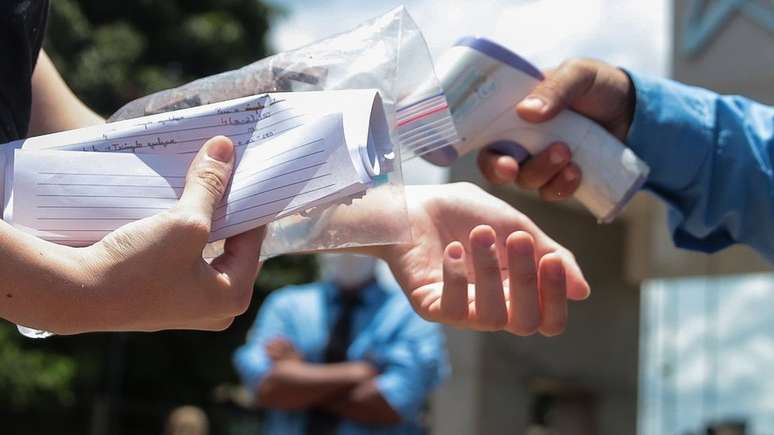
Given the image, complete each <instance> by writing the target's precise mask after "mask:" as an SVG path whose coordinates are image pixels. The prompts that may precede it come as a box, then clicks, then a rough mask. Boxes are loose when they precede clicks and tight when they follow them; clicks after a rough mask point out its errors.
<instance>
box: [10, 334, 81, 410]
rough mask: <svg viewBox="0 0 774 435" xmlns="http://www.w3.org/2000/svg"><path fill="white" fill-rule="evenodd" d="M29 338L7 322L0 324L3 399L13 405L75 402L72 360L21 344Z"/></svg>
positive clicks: (15, 406) (29, 405) (22, 406)
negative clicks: (25, 347)
mask: <svg viewBox="0 0 774 435" xmlns="http://www.w3.org/2000/svg"><path fill="white" fill-rule="evenodd" d="M22 340H26V339H24V338H22V337H21V335H19V334H18V333H17V332H16V329H15V328H14V327H13V326H12V325H10V324H8V323H2V324H0V400H1V401H2V402H3V403H6V404H9V405H10V406H11V407H13V408H17V409H18V408H27V407H32V406H40V405H42V404H45V403H51V402H54V404H59V405H62V404H67V403H69V402H71V401H72V399H73V394H72V391H71V383H72V380H73V378H74V376H75V364H74V362H73V360H72V359H70V358H68V357H65V356H62V355H58V354H53V353H49V352H45V351H41V350H30V349H24V348H23V347H22V343H21V342H22Z"/></svg>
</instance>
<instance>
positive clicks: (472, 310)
mask: <svg viewBox="0 0 774 435" xmlns="http://www.w3.org/2000/svg"><path fill="white" fill-rule="evenodd" d="M406 199H407V204H408V217H409V222H408V224H409V225H410V227H411V231H412V235H413V240H412V242H411V243H409V244H402V245H392V246H389V247H387V248H385V251H384V252H383V253H382V254H383V255H382V256H383V257H384V258H385V260H387V262H388V263H389V264H390V267H391V269H392V271H393V273H394V274H395V277H396V279H397V280H398V282H399V283H400V285H401V287H402V288H403V289H404V291H406V293H407V295H408V297H409V299H410V300H411V303H412V305H413V306H414V308H415V310H416V311H417V312H418V313H419V314H420V315H421V316H423V317H424V318H426V319H427V320H431V321H436V322H442V323H447V324H451V325H456V326H460V327H465V328H472V329H478V330H488V331H492V330H506V331H508V332H511V333H513V334H518V335H529V334H532V333H534V332H536V331H540V332H541V333H543V334H544V335H556V334H559V333H561V332H562V331H563V329H564V326H565V323H566V318H567V313H566V311H567V299H568V298H569V299H573V300H581V299H585V298H586V297H588V295H589V285H588V283H587V282H586V280H585V279H584V277H583V274H582V272H581V270H580V268H579V267H578V264H577V263H576V261H575V258H574V257H573V255H572V254H571V253H570V252H569V251H568V250H567V249H565V248H563V247H562V246H561V245H559V244H558V243H556V242H554V241H553V240H551V239H550V238H549V237H548V236H547V235H546V234H545V233H543V232H542V231H541V230H540V229H539V228H538V227H537V226H536V225H535V224H534V223H533V222H532V221H531V220H530V219H529V218H527V217H526V216H524V215H523V214H521V213H520V212H518V211H516V210H515V209H513V208H512V207H511V206H509V205H508V204H506V203H505V202H503V201H501V200H499V199H497V198H495V197H493V196H492V195H489V194H488V193H486V192H484V191H483V190H482V189H480V188H478V187H476V186H474V185H472V184H468V183H457V184H447V185H439V186H409V187H407V188H406Z"/></svg>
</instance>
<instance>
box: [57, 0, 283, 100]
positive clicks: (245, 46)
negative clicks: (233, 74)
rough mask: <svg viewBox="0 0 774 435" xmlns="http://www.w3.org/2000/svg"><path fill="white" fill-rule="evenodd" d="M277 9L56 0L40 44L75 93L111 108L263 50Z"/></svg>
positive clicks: (249, 0)
mask: <svg viewBox="0 0 774 435" xmlns="http://www.w3.org/2000/svg"><path fill="white" fill-rule="evenodd" d="M275 14H276V12H275V10H274V9H273V8H270V7H268V6H266V5H264V4H263V3H262V2H261V1H258V0H134V1H126V2H112V1H104V0H56V1H52V2H51V15H50V18H49V29H48V38H47V40H46V44H45V48H46V50H47V51H48V53H49V55H51V57H52V58H53V60H54V63H55V64H56V65H57V67H58V68H59V71H60V72H61V73H62V76H63V77H64V78H65V81H67V82H68V84H70V86H71V87H72V88H73V90H74V91H75V93H76V94H77V95H78V96H79V97H81V98H82V99H83V100H84V101H86V103H87V104H88V105H89V106H91V107H92V108H93V109H95V110H96V111H98V112H100V113H102V114H104V115H108V114H110V113H112V112H113V111H114V110H116V109H118V107H120V106H121V105H123V104H124V103H126V102H128V101H130V100H133V99H135V98H138V97H141V96H143V95H147V94H149V93H152V92H155V91H159V90H161V89H167V88H170V87H173V86H177V85H180V84H182V83H185V82H188V81H191V80H193V79H196V78H199V77H203V76H206V75H211V74H215V73H218V72H221V71H225V70H229V69H233V68H237V67H239V66H242V65H245V64H247V63H250V62H252V61H254V60H257V59H260V58H262V57H264V56H265V55H266V54H267V48H266V45H265V42H264V39H265V38H264V36H265V34H266V30H267V29H268V25H269V22H270V20H271V19H272V17H274V15H275Z"/></svg>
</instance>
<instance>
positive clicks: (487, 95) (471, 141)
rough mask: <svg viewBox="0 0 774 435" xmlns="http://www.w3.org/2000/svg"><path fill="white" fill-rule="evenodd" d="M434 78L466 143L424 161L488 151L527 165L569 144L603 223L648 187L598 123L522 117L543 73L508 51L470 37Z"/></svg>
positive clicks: (583, 193) (637, 164) (570, 117)
mask: <svg viewBox="0 0 774 435" xmlns="http://www.w3.org/2000/svg"><path fill="white" fill-rule="evenodd" d="M436 72H437V73H438V77H439V78H440V80H441V86H442V88H443V90H444V92H445V94H446V99H447V101H448V103H449V110H450V111H451V113H452V117H453V119H454V124H455V126H456V128H457V132H458V133H459V136H460V141H459V142H457V143H456V144H455V145H454V146H445V147H442V148H440V149H435V150H432V151H430V152H428V153H423V155H422V157H423V158H424V159H426V160H428V161H430V162H432V163H434V164H436V165H440V166H448V165H450V164H452V163H453V162H454V161H455V160H456V159H457V158H458V157H459V156H462V155H464V154H467V153H469V152H471V151H474V150H478V149H480V148H483V147H489V148H490V149H493V150H495V151H497V152H500V153H503V154H508V155H511V156H513V157H514V158H516V159H517V160H518V161H520V162H521V161H524V160H525V159H527V158H528V157H529V156H530V155H533V154H537V153H539V152H540V151H542V150H543V149H545V148H546V147H548V146H549V145H551V144H553V143H555V142H563V143H566V144H567V145H568V146H569V147H570V149H571V150H572V160H573V162H575V164H576V165H578V166H579V167H580V169H581V171H582V173H583V177H582V180H581V184H580V187H579V188H578V190H577V191H576V193H575V197H576V198H577V199H578V200H579V201H580V202H581V203H583V204H584V205H585V206H586V207H587V208H588V209H589V210H590V211H591V212H592V213H593V214H594V216H596V217H597V218H598V219H599V221H601V222H610V221H612V220H613V219H614V218H615V217H616V215H618V213H619V212H620V211H621V209H622V208H623V206H624V205H626V203H627V202H628V201H629V200H630V199H631V197H632V196H633V195H634V193H636V192H637V190H639V188H640V187H641V186H642V184H643V183H644V182H645V179H646V177H647V175H648V166H647V165H646V164H645V163H644V162H643V161H641V160H640V159H639V158H638V157H637V156H636V155H635V154H634V153H633V152H632V151H631V150H630V149H629V148H627V147H626V146H625V145H624V144H622V143H621V142H620V141H619V140H618V139H616V138H615V137H613V136H612V135H611V134H610V133H608V132H607V131H606V130H605V129H603V128H602V127H600V126H599V125H597V124H596V123H594V122H593V121H591V120H589V119H587V118H585V117H583V116H581V115H579V114H577V113H575V112H573V111H570V110H565V111H563V112H561V113H560V114H559V115H558V116H557V117H556V118H554V119H552V120H550V121H547V122H544V123H540V124H533V123H529V122H527V121H524V120H523V119H521V118H520V117H519V116H518V115H517V114H516V111H515V106H516V104H517V103H518V102H519V101H521V100H522V99H523V98H524V97H526V96H527V95H528V94H529V93H530V92H531V91H532V90H533V89H534V88H535V86H537V84H538V83H539V82H540V81H541V80H543V75H542V74H541V73H540V71H539V70H538V69H537V68H535V67H534V66H532V64H530V63H529V62H527V61H525V60H524V59H522V58H521V57H519V56H518V55H516V54H515V53H513V52H511V51H510V50H508V49H506V48H504V47H502V46H500V45H498V44H496V43H494V42H492V41H489V40H487V39H483V38H473V37H466V38H463V39H462V40H460V41H459V42H457V44H456V45H455V46H453V47H452V48H450V49H449V50H448V51H447V52H446V53H444V54H443V55H442V56H441V58H440V60H439V61H438V62H437V64H436Z"/></svg>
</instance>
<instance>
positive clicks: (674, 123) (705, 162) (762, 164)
mask: <svg viewBox="0 0 774 435" xmlns="http://www.w3.org/2000/svg"><path fill="white" fill-rule="evenodd" d="M628 74H629V76H630V77H631V79H632V82H633V83H634V88H635V90H636V98H637V102H636V107H635V113H634V119H633V122H632V126H631V128H630V130H629V136H628V138H627V144H628V145H629V146H630V147H631V148H632V150H634V152H635V153H636V154H637V155H639V156H640V158H642V159H643V160H644V161H645V162H647V163H648V165H650V168H651V173H650V175H649V177H648V181H647V183H646V185H645V187H646V189H648V190H650V191H652V192H654V193H655V194H656V195H658V196H659V197H660V198H662V199H663V200H664V201H666V202H667V203H668V204H669V206H670V211H669V224H670V228H671V230H672V237H673V239H674V241H675V244H676V245H677V246H679V247H682V248H686V249H692V250H698V251H703V252H715V251H718V250H720V249H723V248H725V247H727V246H729V245H732V244H734V243H744V244H747V245H749V246H751V247H752V248H753V249H755V250H757V251H758V252H760V253H761V254H762V255H763V256H764V257H766V258H767V259H768V261H771V262H774V169H773V165H772V161H773V160H774V108H772V107H768V106H765V105H762V104H759V103H756V102H754V101H751V100H748V99H745V98H742V97H737V96H722V95H718V94H716V93H714V92H710V91H707V90H705V89H701V88H696V87H691V86H686V85H682V84H679V83H676V82H672V81H669V80H662V79H652V78H649V77H646V76H641V75H637V74H633V73H631V72H628Z"/></svg>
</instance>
